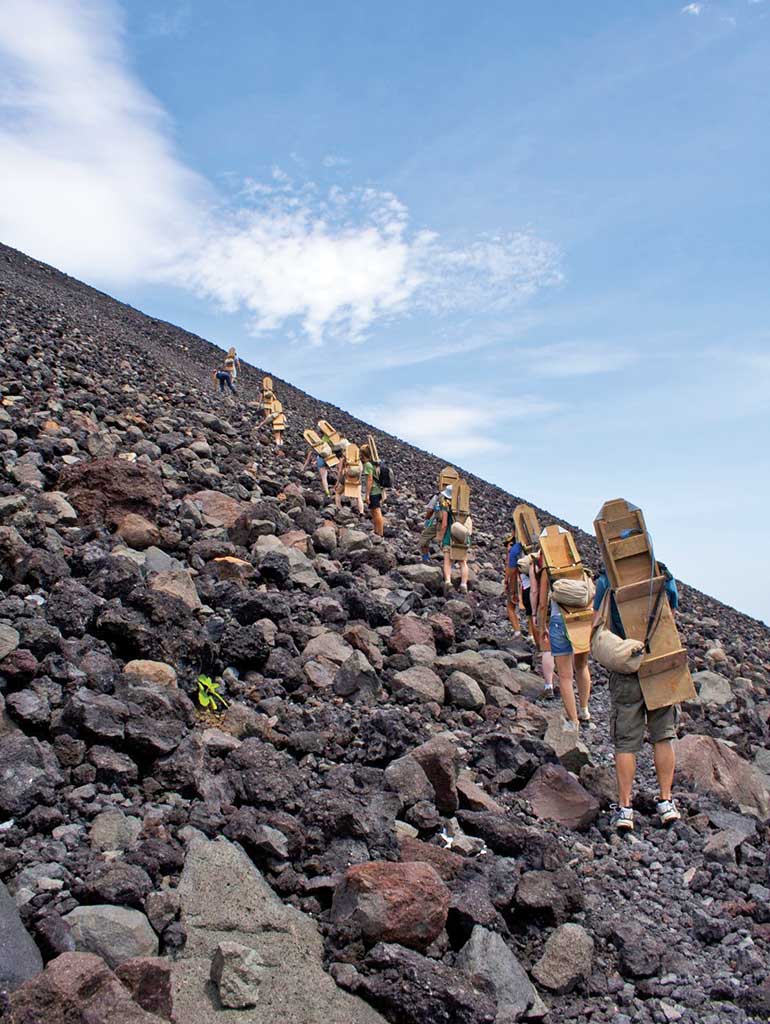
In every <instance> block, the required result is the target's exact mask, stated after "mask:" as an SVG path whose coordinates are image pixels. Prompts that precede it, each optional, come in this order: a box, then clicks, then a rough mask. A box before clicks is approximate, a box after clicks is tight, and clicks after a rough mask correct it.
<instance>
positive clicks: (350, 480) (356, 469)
mask: <svg viewBox="0 0 770 1024" xmlns="http://www.w3.org/2000/svg"><path fill="white" fill-rule="evenodd" d="M362 473H363V466H362V465H361V453H360V452H359V450H358V445H357V444H349V445H348V446H347V448H346V449H345V479H344V481H343V494H344V495H345V497H346V498H359V497H360V496H361V478H362Z"/></svg>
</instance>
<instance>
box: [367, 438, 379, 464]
mask: <svg viewBox="0 0 770 1024" xmlns="http://www.w3.org/2000/svg"><path fill="white" fill-rule="evenodd" d="M366 440H367V443H368V445H369V451H370V452H371V453H372V462H379V461H380V453H379V452H378V451H377V442H376V441H375V440H374V438H373V437H372V435H371V434H369V435H368V437H367V439H366Z"/></svg>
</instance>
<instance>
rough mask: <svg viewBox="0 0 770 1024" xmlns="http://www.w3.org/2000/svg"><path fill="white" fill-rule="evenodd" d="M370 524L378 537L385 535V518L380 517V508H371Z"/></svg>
mask: <svg viewBox="0 0 770 1024" xmlns="http://www.w3.org/2000/svg"><path fill="white" fill-rule="evenodd" d="M372 526H373V527H374V532H375V533H376V534H377V536H378V537H384V536H385V520H384V519H383V518H382V509H381V508H373V509H372Z"/></svg>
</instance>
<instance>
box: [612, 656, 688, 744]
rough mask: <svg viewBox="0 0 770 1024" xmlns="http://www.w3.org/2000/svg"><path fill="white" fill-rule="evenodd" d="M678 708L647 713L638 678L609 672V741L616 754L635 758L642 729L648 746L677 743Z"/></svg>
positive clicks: (658, 709) (641, 739) (659, 709)
mask: <svg viewBox="0 0 770 1024" xmlns="http://www.w3.org/2000/svg"><path fill="white" fill-rule="evenodd" d="M678 721H679V708H678V707H677V706H676V705H672V706H671V707H667V708H656V709H655V710H654V711H648V710H647V707H646V706H645V703H644V698H643V697H642V688H641V686H640V685H639V676H638V675H636V674H634V675H632V676H621V675H619V674H618V673H617V672H610V737H611V739H612V743H613V745H614V747H615V750H616V752H617V753H619V754H637V753H639V751H640V750H641V749H642V743H643V742H644V727H645V725H646V726H647V730H648V732H649V734H650V743H662V742H664V741H665V740H674V739H676V725H677V722H678Z"/></svg>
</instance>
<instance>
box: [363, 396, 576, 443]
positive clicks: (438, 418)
mask: <svg viewBox="0 0 770 1024" xmlns="http://www.w3.org/2000/svg"><path fill="white" fill-rule="evenodd" d="M557 408H558V407H557V405H556V404H555V403H552V402H547V401H543V400H541V399H538V398H522V397H516V398H515V399H513V400H512V399H510V398H506V399H503V398H498V397H495V396H490V395H488V394H485V393H484V392H481V391H474V390H462V389H454V388H445V387H434V388H432V389H430V390H429V391H427V392H425V391H421V392H417V391H404V392H401V393H399V394H396V395H395V396H393V398H392V400H390V401H388V403H387V404H382V405H377V406H372V407H370V408H368V409H365V410H364V412H363V415H364V417H365V418H366V419H368V420H370V421H371V422H372V423H377V424H378V425H380V426H381V427H382V428H383V429H384V430H387V431H388V432H389V433H392V434H395V435H396V436H397V437H400V438H401V439H402V440H404V441H410V442H411V443H412V444H416V445H418V446H419V447H420V448H424V449H425V450H426V451H429V452H434V453H435V454H437V455H440V456H443V457H444V458H449V459H454V460H459V459H464V458H467V457H468V456H473V455H492V454H504V453H506V452H509V451H511V450H512V449H513V448H514V447H515V446H514V443H513V439H512V440H511V442H510V443H508V442H505V441H500V440H499V435H500V426H501V425H502V424H512V426H511V430H512V431H513V429H515V427H514V425H515V424H517V423H518V424H521V429H524V424H525V421H526V422H528V421H529V420H530V418H532V417H538V416H545V415H547V414H549V413H552V412H554V411H555V410H556V409H557Z"/></svg>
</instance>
